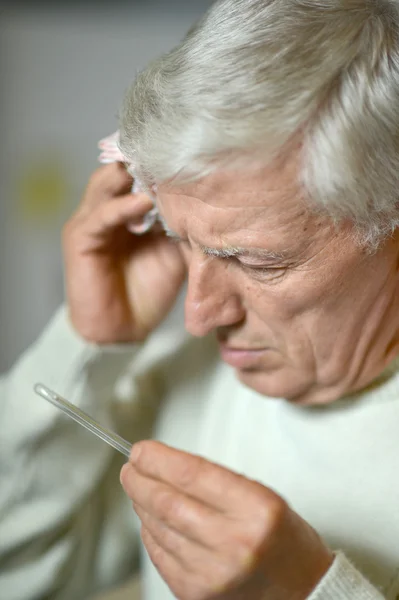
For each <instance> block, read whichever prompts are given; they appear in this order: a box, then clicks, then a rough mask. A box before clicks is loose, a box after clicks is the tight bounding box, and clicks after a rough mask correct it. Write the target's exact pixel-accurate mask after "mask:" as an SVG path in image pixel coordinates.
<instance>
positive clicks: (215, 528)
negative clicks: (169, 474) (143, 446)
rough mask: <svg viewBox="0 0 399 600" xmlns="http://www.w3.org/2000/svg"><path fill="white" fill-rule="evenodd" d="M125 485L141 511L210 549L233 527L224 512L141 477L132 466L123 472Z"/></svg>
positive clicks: (161, 483) (122, 478) (157, 482)
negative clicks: (222, 513) (226, 519)
mask: <svg viewBox="0 0 399 600" xmlns="http://www.w3.org/2000/svg"><path fill="white" fill-rule="evenodd" d="M121 482H122V485H123V487H124V489H125V491H126V493H127V495H128V496H129V498H131V500H133V502H134V504H135V505H137V506H138V507H139V508H140V509H141V510H143V511H145V512H146V513H148V514H149V515H151V517H153V518H154V519H156V520H157V521H159V522H161V523H163V524H164V525H166V526H168V527H169V528H171V529H173V530H174V531H176V532H178V533H179V534H181V535H183V536H185V537H186V538H187V539H190V540H191V541H193V542H195V543H197V544H199V545H201V546H203V547H205V548H207V549H212V548H214V547H215V543H216V544H217V543H218V542H219V540H218V536H219V534H220V532H222V535H223V533H224V532H226V531H227V529H228V526H229V525H230V524H228V523H225V518H224V517H223V516H222V515H221V513H218V512H215V510H214V509H212V508H210V507H208V506H206V505H205V504H201V503H200V502H198V501H197V500H194V499H192V498H190V497H188V496H185V495H184V494H183V493H182V492H180V491H179V490H177V489H175V488H173V487H171V486H169V485H167V484H165V483H163V482H160V481H156V480H154V479H150V478H147V477H145V476H142V475H140V474H139V473H138V472H137V471H136V470H135V469H134V468H133V467H132V466H131V465H129V464H127V465H125V466H124V467H123V469H122V473H121Z"/></svg>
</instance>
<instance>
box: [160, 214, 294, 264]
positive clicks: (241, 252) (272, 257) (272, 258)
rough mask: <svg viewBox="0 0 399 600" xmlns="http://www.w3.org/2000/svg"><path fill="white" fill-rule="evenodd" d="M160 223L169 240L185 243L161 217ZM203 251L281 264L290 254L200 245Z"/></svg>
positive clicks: (215, 254)
mask: <svg viewBox="0 0 399 600" xmlns="http://www.w3.org/2000/svg"><path fill="white" fill-rule="evenodd" d="M159 221H160V222H161V224H162V227H163V229H164V231H165V234H166V235H167V237H168V238H170V239H171V240H173V241H174V242H184V240H183V238H181V237H180V236H179V235H178V234H177V233H175V232H174V231H172V230H171V229H169V227H168V226H167V224H166V223H165V220H164V219H163V218H162V217H161V216H160V217H159ZM200 248H201V251H202V252H203V253H204V254H206V255H207V256H213V257H215V258H235V257H240V256H247V257H249V256H253V257H256V258H261V259H263V260H266V261H269V262H281V261H284V260H287V258H288V254H287V253H284V252H273V251H271V250H265V249H263V248H240V247H235V246H232V247H228V248H222V249H218V248H209V247H208V246H203V245H202V244H201V245H200Z"/></svg>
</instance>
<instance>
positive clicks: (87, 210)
mask: <svg viewBox="0 0 399 600" xmlns="http://www.w3.org/2000/svg"><path fill="white" fill-rule="evenodd" d="M131 187H132V178H131V177H130V175H129V174H128V173H127V171H126V169H125V167H124V166H123V165H122V164H121V163H113V164H110V165H106V166H103V167H100V168H99V169H97V170H96V171H95V173H94V174H93V176H92V177H91V179H90V182H89V184H88V186H87V190H86V193H85V195H84V197H83V200H82V203H81V205H80V207H79V208H78V210H77V211H76V213H75V215H73V217H72V218H71V219H70V221H69V222H68V223H67V224H66V226H65V230H64V256H65V276H66V292H67V300H68V305H69V310H70V316H71V320H72V323H73V325H74V327H75V329H76V330H77V331H78V332H79V333H80V334H81V335H82V336H83V337H84V338H86V339H88V340H89V341H91V342H96V343H103V344H106V343H122V342H134V341H136V342H137V341H142V340H144V339H145V337H146V336H147V335H148V334H149V333H151V331H152V330H153V329H155V327H157V325H159V324H160V323H161V321H162V320H163V319H164V318H165V317H166V316H167V314H168V312H169V311H170V309H171V308H172V306H173V304H174V302H175V300H176V297H177V294H178V292H179V290H180V287H181V285H182V283H183V281H184V278H185V274H186V268H185V265H184V262H183V259H182V257H181V255H180V251H179V249H178V247H177V246H176V245H174V244H173V243H171V242H170V240H168V239H167V237H166V236H165V235H164V234H163V233H162V232H158V233H148V234H146V235H144V236H139V237H137V236H135V235H133V234H132V233H131V232H129V231H128V230H127V227H126V226H127V224H128V223H129V222H134V221H140V219H141V218H142V217H143V215H144V214H145V213H146V212H147V211H148V210H150V209H151V208H152V202H151V200H150V198H148V196H146V195H145V194H134V195H133V194H131Z"/></svg>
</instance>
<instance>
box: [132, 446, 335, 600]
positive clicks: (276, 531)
mask: <svg viewBox="0 0 399 600" xmlns="http://www.w3.org/2000/svg"><path fill="white" fill-rule="evenodd" d="M121 482H122V485H123V487H124V489H125V491H126V493H127V495H128V496H129V497H130V498H131V499H132V501H133V507H134V509H135V511H136V512H137V514H138V516H139V518H140V520H141V523H142V539H143V542H144V545H145V547H146V549H147V551H148V554H149V556H150V558H151V560H152V562H153V563H154V565H155V567H156V568H157V569H158V571H159V573H160V574H161V576H162V577H163V579H164V580H165V581H166V583H167V584H168V586H169V587H170V589H171V590H172V592H173V593H174V595H175V596H176V597H177V598H178V599H179V600H210V599H216V598H217V599H219V600H241V599H245V600H305V599H306V598H307V597H308V596H309V594H310V593H311V591H312V590H313V589H314V587H315V586H316V585H317V583H318V582H319V581H320V580H321V579H322V577H323V576H324V575H325V573H326V572H327V571H328V569H329V567H330V566H331V564H332V562H333V558H334V557H333V555H332V553H331V551H330V550H329V549H328V548H327V547H326V546H325V545H324V543H323V542H322V540H321V539H320V537H319V536H318V534H317V533H316V531H315V530H314V529H313V528H312V527H310V525H309V524H308V523H306V522H305V521H304V520H303V519H302V518H301V517H300V516H299V515H297V514H296V513H295V512H293V511H292V510H291V509H290V507H289V506H288V505H287V503H286V502H285V501H284V500H283V499H282V498H281V497H280V496H278V494H276V493H275V492H274V491H273V490H271V489H269V488H267V487H265V486H263V485H261V484H260V483H257V482H256V481H252V480H249V479H246V478H245V477H243V476H241V475H239V474H237V473H233V472H232V471H229V470H228V469H225V468H223V467H221V466H218V465H216V464H213V463H211V462H208V461H207V460H204V459H203V458H200V457H198V456H193V455H191V454H187V453H185V452H180V451H177V450H174V449H172V448H170V447H168V446H165V445H163V444H160V443H158V442H140V443H138V444H136V445H135V446H134V447H133V450H132V454H131V458H130V461H129V462H128V463H127V464H126V465H125V466H124V467H123V469H122V472H121Z"/></svg>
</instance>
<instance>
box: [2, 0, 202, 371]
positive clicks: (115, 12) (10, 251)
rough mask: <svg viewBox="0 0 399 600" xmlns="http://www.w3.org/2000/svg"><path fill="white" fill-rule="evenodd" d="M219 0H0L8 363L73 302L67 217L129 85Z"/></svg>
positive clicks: (114, 126) (5, 356)
mask: <svg viewBox="0 0 399 600" xmlns="http://www.w3.org/2000/svg"><path fill="white" fill-rule="evenodd" d="M210 4H212V2H211V0H209V1H207V0H185V1H184V0H162V1H161V0H130V1H129V2H126V1H125V2H117V1H115V0H113V1H112V2H104V1H103V2H101V1H97V2H85V1H82V0H76V1H75V2H74V1H71V0H70V1H69V2H68V3H65V4H64V3H62V2H58V3H55V2H52V3H46V2H43V3H40V2H38V3H34V4H33V3H30V2H26V4H25V3H23V2H13V3H12V4H11V2H10V3H9V5H8V4H7V3H1V2H0V75H1V83H2V85H1V90H2V91H1V99H0V125H1V153H0V336H1V337H0V372H3V371H4V370H6V369H7V368H9V367H10V366H11V365H12V363H13V361H14V360H15V359H16V358H17V357H18V355H19V354H20V353H21V352H22V351H23V350H24V349H26V348H27V346H28V345H29V344H30V343H31V342H32V341H33V340H34V339H35V338H36V336H37V335H38V334H39V333H40V331H41V330H42V328H43V326H44V325H45V324H46V322H47V321H48V319H49V318H50V317H51V315H52V314H53V312H54V311H55V309H56V308H57V307H58V306H59V304H60V303H61V302H62V299H63V271H62V258H61V249H60V232H61V229H62V225H63V223H64V222H65V220H66V219H67V218H68V216H69V215H70V214H71V212H72V211H73V210H74V209H75V207H76V206H77V204H78V202H79V199H80V197H81V194H82V192H83V190H84V187H85V185H86V183H87V180H88V178H89V176H90V173H91V172H92V171H93V170H94V169H95V168H96V166H97V156H98V151H97V142H98V140H100V139H101V138H102V137H105V136H106V135H109V134H110V133H112V132H113V131H115V129H117V118H116V115H117V112H118V109H119V106H120V102H121V99H122V96H123V93H124V91H125V89H126V88H127V86H128V85H129V84H130V83H131V81H132V80H133V79H134V77H135V74H136V72H137V70H138V69H140V68H142V67H144V66H145V65H146V63H147V62H148V61H149V60H150V59H152V58H153V57H155V56H158V55H159V54H160V53H162V52H164V51H166V50H168V49H170V48H171V47H172V46H174V45H175V44H176V43H177V42H178V41H179V40H180V39H181V37H182V36H183V35H184V34H185V32H186V31H187V29H188V28H189V27H190V26H191V24H192V23H193V22H194V21H195V20H196V19H197V18H198V17H199V16H200V15H201V14H203V13H204V12H205V10H206V9H207V7H208V6H209V5H210Z"/></svg>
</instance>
